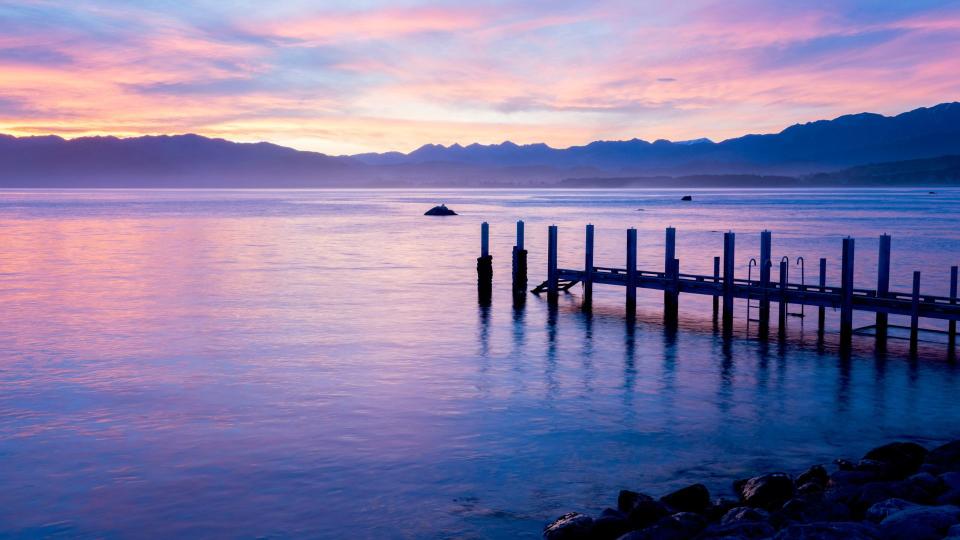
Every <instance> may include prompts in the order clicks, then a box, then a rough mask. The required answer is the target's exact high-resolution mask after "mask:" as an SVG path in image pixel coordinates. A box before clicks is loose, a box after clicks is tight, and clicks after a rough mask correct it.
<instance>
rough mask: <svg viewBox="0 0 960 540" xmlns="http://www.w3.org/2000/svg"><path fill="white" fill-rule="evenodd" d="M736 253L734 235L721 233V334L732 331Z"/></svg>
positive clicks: (730, 232) (729, 232)
mask: <svg viewBox="0 0 960 540" xmlns="http://www.w3.org/2000/svg"><path fill="white" fill-rule="evenodd" d="M735 251H736V235H734V233H733V232H732V231H728V232H725V233H723V332H724V334H728V335H729V334H730V333H731V332H732V331H733V271H734V257H735V256H736V254H735Z"/></svg>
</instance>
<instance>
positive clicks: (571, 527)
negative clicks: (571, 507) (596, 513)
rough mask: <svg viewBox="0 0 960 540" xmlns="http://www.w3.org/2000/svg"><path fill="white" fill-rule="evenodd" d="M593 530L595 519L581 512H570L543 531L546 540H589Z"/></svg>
mask: <svg viewBox="0 0 960 540" xmlns="http://www.w3.org/2000/svg"><path fill="white" fill-rule="evenodd" d="M592 529H593V518H591V517H590V516H587V515H584V514H581V513H579V512H570V513H569V514H564V515H562V516H560V517H558V518H557V519H556V521H554V522H553V523H551V524H549V525H547V526H546V527H545V528H544V529H543V538H544V540H587V539H589V538H590V535H591V531H592Z"/></svg>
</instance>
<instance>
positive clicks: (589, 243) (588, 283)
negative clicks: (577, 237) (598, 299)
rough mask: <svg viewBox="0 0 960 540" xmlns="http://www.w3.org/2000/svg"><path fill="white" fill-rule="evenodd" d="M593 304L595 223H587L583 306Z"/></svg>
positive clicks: (587, 307) (589, 306)
mask: <svg viewBox="0 0 960 540" xmlns="http://www.w3.org/2000/svg"><path fill="white" fill-rule="evenodd" d="M592 305H593V224H587V230H586V238H585V239H584V254H583V308H584V309H590V308H591V307H592Z"/></svg>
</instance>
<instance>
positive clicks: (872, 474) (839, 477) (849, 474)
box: [830, 470, 883, 486]
mask: <svg viewBox="0 0 960 540" xmlns="http://www.w3.org/2000/svg"><path fill="white" fill-rule="evenodd" d="M882 479H883V477H882V476H881V475H879V474H877V472H876V471H850V470H840V471H837V472H835V473H833V474H831V475H830V486H845V485H860V484H866V483H868V482H876V481H878V480H882Z"/></svg>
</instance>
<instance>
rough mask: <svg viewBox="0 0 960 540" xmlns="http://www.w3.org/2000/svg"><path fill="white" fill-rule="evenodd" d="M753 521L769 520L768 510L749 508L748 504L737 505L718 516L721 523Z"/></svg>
mask: <svg viewBox="0 0 960 540" xmlns="http://www.w3.org/2000/svg"><path fill="white" fill-rule="evenodd" d="M753 521H770V512H767V511H766V510H763V509H761V508H750V507H749V506H739V507H737V508H734V509H732V510H730V511H729V512H727V513H726V514H724V515H723V517H722V518H720V524H721V525H730V524H731V523H744V522H753Z"/></svg>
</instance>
